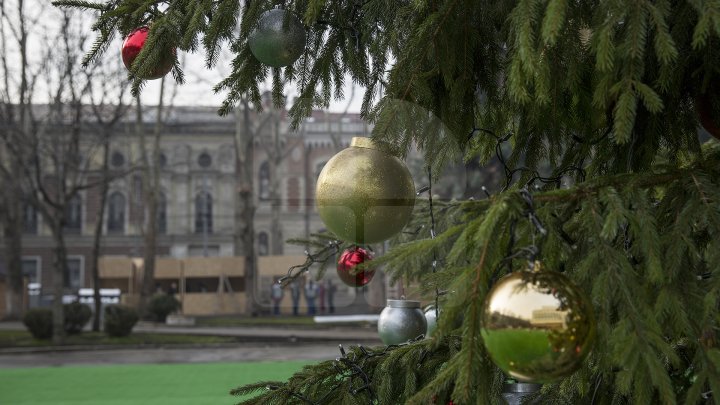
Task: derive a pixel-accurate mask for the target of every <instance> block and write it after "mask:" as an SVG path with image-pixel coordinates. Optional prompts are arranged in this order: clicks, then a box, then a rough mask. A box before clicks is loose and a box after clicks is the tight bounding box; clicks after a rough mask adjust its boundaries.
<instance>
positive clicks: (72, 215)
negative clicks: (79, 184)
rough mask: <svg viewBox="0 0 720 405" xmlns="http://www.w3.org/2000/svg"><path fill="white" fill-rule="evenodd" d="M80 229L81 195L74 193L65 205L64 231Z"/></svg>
mask: <svg viewBox="0 0 720 405" xmlns="http://www.w3.org/2000/svg"><path fill="white" fill-rule="evenodd" d="M81 231H82V197H80V194H75V196H74V197H73V198H71V199H70V201H68V204H67V206H66V207H65V232H67V233H80V232H81Z"/></svg>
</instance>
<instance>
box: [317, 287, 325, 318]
mask: <svg viewBox="0 0 720 405" xmlns="http://www.w3.org/2000/svg"><path fill="white" fill-rule="evenodd" d="M318 301H319V304H320V305H319V306H320V313H321V314H324V313H325V285H324V283H318Z"/></svg>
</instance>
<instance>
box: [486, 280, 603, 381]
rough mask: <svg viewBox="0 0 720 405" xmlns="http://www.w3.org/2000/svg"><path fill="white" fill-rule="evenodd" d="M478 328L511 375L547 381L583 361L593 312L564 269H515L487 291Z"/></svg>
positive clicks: (592, 334)
mask: <svg viewBox="0 0 720 405" xmlns="http://www.w3.org/2000/svg"><path fill="white" fill-rule="evenodd" d="M481 333H482V336H483V339H484V343H485V348H486V349H487V351H488V354H489V355H490V357H491V358H492V360H493V361H494V362H495V364H496V365H497V366H498V367H500V368H501V369H502V370H503V371H505V372H506V373H507V374H509V375H510V376H511V377H513V378H515V379H517V380H520V381H525V382H537V383H548V382H552V381H554V380H557V379H559V378H562V377H566V376H568V375H570V374H572V373H573V372H574V371H575V370H577V369H578V368H579V367H580V366H581V365H582V362H583V360H584V359H585V357H586V356H587V354H588V353H589V352H590V350H591V348H592V343H593V340H594V338H595V317H594V316H593V311H592V308H591V306H590V302H589V300H588V299H587V297H586V296H585V295H584V294H583V293H582V291H581V290H580V289H579V288H578V287H577V286H576V285H575V283H573V282H572V281H570V280H569V279H568V278H567V277H565V276H564V275H562V274H560V273H557V272H554V271H533V272H531V271H518V272H515V273H511V274H509V275H507V276H505V277H504V278H502V279H500V280H499V281H498V282H497V284H495V286H494V287H493V288H492V289H491V290H490V292H489V293H488V296H487V299H486V301H485V307H484V313H483V327H482V331H481Z"/></svg>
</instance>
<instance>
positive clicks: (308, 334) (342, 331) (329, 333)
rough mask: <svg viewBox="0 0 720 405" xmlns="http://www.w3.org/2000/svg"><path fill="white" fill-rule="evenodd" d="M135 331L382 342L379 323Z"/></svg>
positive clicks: (10, 326)
mask: <svg viewBox="0 0 720 405" xmlns="http://www.w3.org/2000/svg"><path fill="white" fill-rule="evenodd" d="M0 330H25V326H23V324H22V323H20V322H0ZM133 331H134V332H145V333H173V334H183V335H210V336H235V337H239V338H245V339H247V340H252V341H263V342H264V341H289V342H295V341H330V342H335V341H336V342H338V343H343V342H344V343H348V342H358V343H377V344H379V343H380V339H379V337H378V334H377V329H376V328H375V327H342V326H339V327H330V328H328V327H325V326H323V327H319V328H307V327H306V328H293V327H292V326H287V327H284V326H272V327H270V326H250V325H249V326H227V327H225V326H218V327H215V326H212V327H211V326H167V325H157V324H153V323H150V322H141V323H139V324H138V325H137V326H135V328H134V329H133Z"/></svg>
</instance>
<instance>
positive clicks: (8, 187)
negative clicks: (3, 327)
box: [0, 0, 45, 319]
mask: <svg viewBox="0 0 720 405" xmlns="http://www.w3.org/2000/svg"><path fill="white" fill-rule="evenodd" d="M41 15H42V10H35V12H34V14H30V13H28V12H27V10H26V9H25V3H24V1H22V0H17V1H15V2H14V4H13V3H12V2H9V1H8V2H6V1H0V71H1V72H2V84H3V88H2V89H0V126H1V127H2V130H1V131H0V132H2V133H3V134H4V139H6V140H10V139H15V138H17V137H18V136H19V135H20V134H22V133H27V132H28V131H30V130H31V121H32V110H31V108H32V99H33V90H34V88H35V82H36V79H37V77H38V75H39V74H40V72H41V70H42V62H41V63H38V64H35V66H31V64H30V62H29V57H28V46H27V44H28V37H29V36H30V35H31V31H30V30H31V27H35V26H37V22H38V20H39V19H40V16H41ZM41 60H45V58H41ZM33 68H34V69H33ZM17 152H18V148H17V147H15V145H6V144H5V143H4V142H2V143H1V144H0V156H1V157H2V159H0V187H2V189H3V190H5V192H4V193H2V196H0V212H1V213H2V214H1V215H0V222H1V223H2V234H3V237H4V245H5V260H6V263H7V269H8V281H9V282H8V285H9V289H8V291H7V294H6V308H7V313H8V318H12V319H19V318H20V317H21V316H22V314H23V312H24V309H25V308H24V303H23V295H24V294H23V293H24V292H23V274H22V256H21V255H22V233H23V214H24V208H25V203H26V201H24V190H23V189H22V187H21V184H20V182H19V181H18V180H19V179H18V176H19V173H20V172H21V170H20V168H19V166H20V164H21V163H22V159H23V156H22V155H19V154H17Z"/></svg>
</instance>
